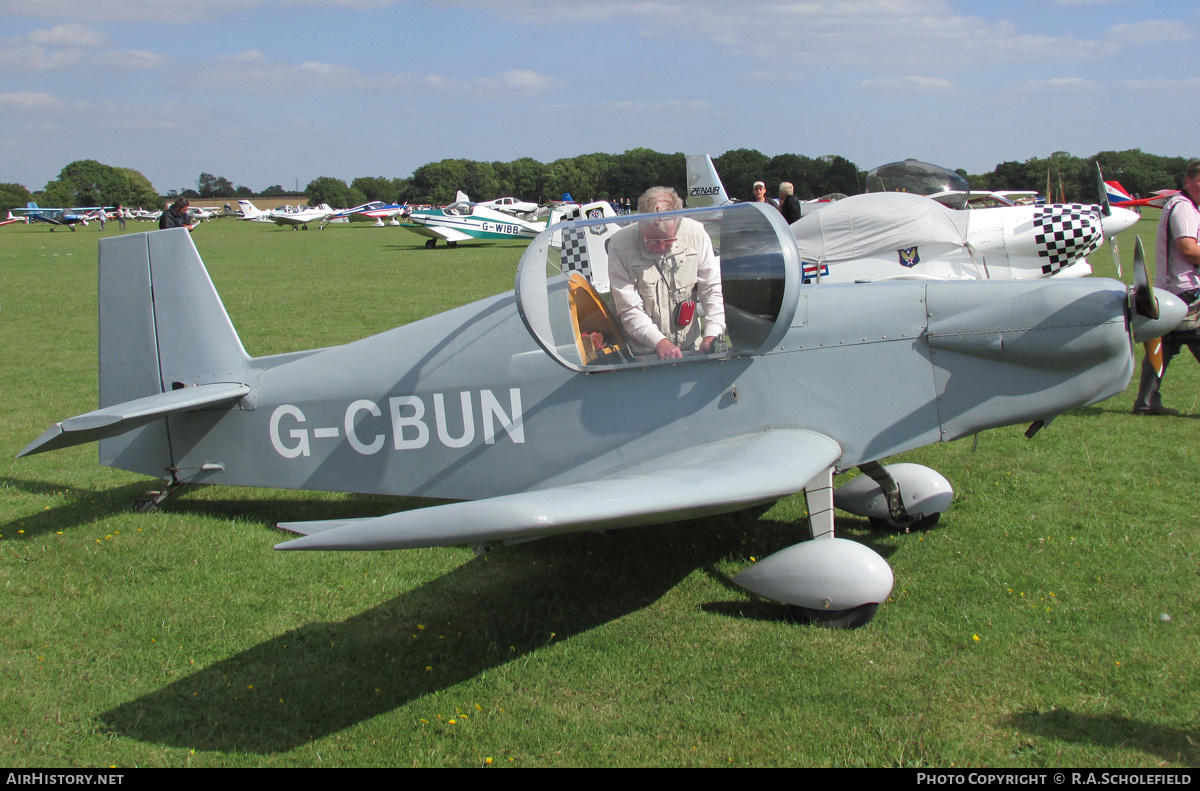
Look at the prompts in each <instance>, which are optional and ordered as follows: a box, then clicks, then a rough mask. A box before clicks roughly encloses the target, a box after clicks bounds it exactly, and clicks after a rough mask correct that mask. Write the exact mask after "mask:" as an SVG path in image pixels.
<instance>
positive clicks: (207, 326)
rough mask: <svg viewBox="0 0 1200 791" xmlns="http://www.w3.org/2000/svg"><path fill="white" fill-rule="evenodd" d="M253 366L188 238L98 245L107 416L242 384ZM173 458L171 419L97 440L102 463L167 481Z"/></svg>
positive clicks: (157, 235)
mask: <svg viewBox="0 0 1200 791" xmlns="http://www.w3.org/2000/svg"><path fill="white" fill-rule="evenodd" d="M249 364H250V357H249V355H247V354H246V351H245V349H244V348H243V347H242V342H241V340H240V339H239V338H238V336H237V332H236V331H235V330H234V328H233V324H232V323H231V322H230V320H229V314H227V313H226V312H225V306H224V305H223V304H222V303H221V298H220V297H219V296H218V295H217V291H216V289H215V288H214V287H213V284H212V280H211V279H210V278H209V276H208V271H207V270H206V269H205V268H204V263H203V262H202V261H201V260H200V254H199V253H198V252H196V246H195V245H194V244H192V238H191V235H190V234H189V233H188V232H187V231H186V230H184V229H182V228H178V229H170V230H166V231H151V232H150V233H138V234H129V235H126V236H115V237H112V238H108V239H103V240H101V242H100V407H101V409H104V408H107V407H115V406H119V405H121V404H124V403H126V402H129V401H136V400H139V399H144V398H146V397H148V396H155V395H158V394H161V393H171V392H173V391H177V390H181V389H184V388H187V387H193V386H197V385H208V384H214V383H218V382H230V381H235V382H244V381H245V380H246V376H245V372H246V371H247V369H248V368H249ZM85 441H86V440H85ZM170 460H171V452H170V438H169V432H168V428H167V421H165V420H158V421H155V422H153V423H151V424H149V425H146V426H143V427H141V428H140V429H136V430H134V431H132V432H129V433H125V434H121V435H120V436H114V437H112V438H109V439H102V440H101V442H100V462H101V463H102V464H107V465H109V466H113V467H121V468H123V469H127V470H133V471H135V472H144V473H146V474H148V475H158V476H162V475H163V474H164V473H163V471H164V470H165V469H167V468H168V467H169V466H171V461H170Z"/></svg>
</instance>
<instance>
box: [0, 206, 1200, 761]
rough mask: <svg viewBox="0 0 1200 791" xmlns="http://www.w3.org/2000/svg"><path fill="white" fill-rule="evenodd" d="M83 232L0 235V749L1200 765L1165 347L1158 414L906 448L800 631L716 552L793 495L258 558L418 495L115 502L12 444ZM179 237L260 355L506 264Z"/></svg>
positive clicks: (85, 344) (51, 392)
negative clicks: (685, 511)
mask: <svg viewBox="0 0 1200 791" xmlns="http://www.w3.org/2000/svg"><path fill="white" fill-rule="evenodd" d="M1151 214H1153V216H1151ZM1156 217H1157V213H1148V214H1147V219H1146V220H1144V221H1142V222H1141V223H1139V226H1138V227H1137V228H1135V229H1134V232H1136V233H1139V234H1140V235H1141V236H1142V238H1143V240H1144V241H1146V242H1148V243H1152V240H1153V236H1154V233H1153V225H1154V219H1155V218H1156ZM115 227H116V226H115V223H110V224H109V226H108V228H109V232H108V234H106V235H112V234H113V233H114V232H115ZM139 230H144V226H136V224H134V223H130V224H129V231H130V232H134V231H139ZM1132 234H1133V232H1130V233H1127V234H1126V235H1125V236H1124V237H1123V239H1122V253H1123V255H1124V257H1125V259H1126V262H1127V263H1126V265H1125V267H1124V273H1125V278H1126V279H1127V280H1129V279H1130V278H1131V267H1130V266H1129V264H1128V261H1129V259H1130V257H1131V253H1132ZM99 236H100V235H99V233H98V232H97V231H96V230H95V228H94V226H93V227H90V228H86V229H80V230H79V231H77V232H75V233H71V232H67V231H65V230H60V231H58V232H55V233H51V232H49V231H48V230H47V229H46V227H45V226H31V227H24V226H9V227H6V228H2V229H0V340H2V341H3V349H4V352H3V354H4V364H3V365H2V366H0V388H2V390H0V392H2V393H3V399H0V456H2V458H3V459H5V461H3V462H2V467H0V647H2V649H0V766H11V767H16V766H87V765H91V766H120V767H127V766H170V767H182V766H410V765H413V766H488V765H490V766H492V767H499V766H581V765H596V766H618V765H622V766H624V765H639V766H640V765H648V766H750V765H754V766H896V767H947V766H994V767H1047V766H1053V767H1059V766H1134V767H1152V766H1161V765H1167V766H1190V767H1195V766H1198V765H1200V714H1198V712H1200V705H1198V704H1200V650H1198V649H1200V639H1198V638H1200V628H1198V620H1200V606H1198V604H1197V602H1198V600H1200V576H1198V572H1200V564H1198V556H1200V537H1198V536H1200V505H1198V504H1197V498H1196V491H1197V488H1196V486H1195V483H1194V482H1195V480H1196V478H1197V473H1198V469H1197V466H1198V465H1197V448H1198V447H1200V420H1197V418H1198V417H1200V366H1197V365H1196V364H1195V363H1194V362H1193V361H1192V360H1191V359H1190V357H1186V358H1179V359H1178V360H1177V361H1176V362H1175V364H1174V365H1173V367H1172V369H1171V372H1170V375H1169V377H1168V379H1167V387H1166V389H1165V391H1164V392H1165V398H1166V401H1167V403H1168V404H1169V405H1171V406H1175V407H1178V408H1180V409H1181V410H1183V411H1184V412H1185V413H1186V416H1184V417H1179V418H1138V417H1134V416H1131V415H1130V414H1129V409H1130V407H1131V405H1132V401H1133V395H1134V393H1133V388H1131V389H1129V390H1127V391H1126V392H1125V393H1124V394H1123V395H1121V396H1118V397H1117V398H1114V399H1111V400H1109V401H1107V402H1104V403H1101V404H1098V405H1095V406H1092V407H1088V408H1085V409H1080V410H1077V411H1075V412H1072V413H1069V414H1066V415H1063V416H1062V417H1060V418H1058V419H1057V420H1055V421H1054V422H1053V423H1052V424H1051V425H1050V426H1048V427H1047V428H1046V429H1044V430H1043V431H1042V432H1040V433H1039V434H1038V435H1037V436H1036V437H1034V438H1033V439H1032V440H1027V439H1025V438H1024V437H1023V435H1022V432H1023V427H1012V428H1008V429H1001V430H994V431H989V432H986V433H985V434H983V435H981V436H980V437H979V438H978V443H977V445H975V444H974V443H973V441H972V440H970V439H968V440H963V441H959V442H956V443H952V444H948V445H940V446H935V447H931V448H925V449H922V450H921V451H919V452H915V453H911V454H907V455H906V456H905V458H906V459H907V460H911V461H919V462H921V463H924V464H928V465H930V466H932V467H934V468H936V469H938V470H939V471H940V472H942V473H943V474H944V475H946V477H947V478H949V479H950V481H951V482H952V483H953V484H954V486H955V489H956V492H957V499H956V502H955V505H954V506H953V508H952V509H951V510H950V512H949V513H948V514H946V515H945V516H944V517H943V519H942V523H941V525H940V526H939V527H938V528H936V529H935V530H933V531H931V532H929V533H925V534H912V535H891V534H883V533H875V532H872V531H871V530H870V528H869V527H868V526H867V524H866V523H865V522H863V521H861V520H857V519H854V518H851V517H844V518H842V519H840V520H839V526H840V529H841V530H842V533H843V535H845V536H847V537H850V538H854V539H856V540H859V541H862V542H864V543H866V544H868V545H870V546H872V547H873V548H874V549H876V550H877V551H878V552H880V553H881V554H882V555H884V556H885V557H886V558H887V559H888V561H889V563H890V564H891V565H892V567H893V569H894V571H895V574H896V587H895V591H894V593H893V595H892V599H891V601H889V602H888V603H886V604H885V605H884V606H883V607H881V608H880V612H879V615H878V616H877V617H876V619H875V621H874V622H872V623H871V624H870V625H869V626H868V627H866V628H864V629H861V630H858V631H854V632H831V631H825V630H818V629H812V628H806V627H802V626H798V625H796V624H794V623H792V622H790V621H789V620H788V619H787V618H786V615H785V613H784V611H783V610H782V609H781V608H780V607H778V606H776V605H772V604H768V603H764V602H759V601H754V600H752V599H751V598H750V597H749V596H748V595H747V594H745V592H744V591H742V590H741V589H739V588H737V587H736V586H734V585H732V584H731V583H730V581H729V578H730V577H731V576H732V575H733V574H735V573H736V572H738V571H740V570H741V569H742V568H744V567H745V566H746V565H747V564H749V563H750V562H751V561H750V558H752V557H761V556H763V555H766V554H769V553H770V552H772V551H774V550H775V549H778V548H781V547H783V546H786V545H788V544H791V543H794V542H795V541H796V540H797V539H798V538H799V536H800V535H801V533H802V532H803V519H804V514H805V510H804V509H805V506H804V501H803V497H801V496H797V497H792V498H789V499H788V500H785V501H782V502H780V503H779V504H778V505H777V506H775V507H774V508H773V509H772V510H771V511H770V512H768V513H767V514H766V516H765V517H764V518H763V519H762V520H761V521H760V522H759V523H758V525H756V526H753V527H751V528H745V527H740V526H737V525H734V524H732V523H731V522H729V521H727V520H720V519H713V520H705V521H697V522H688V523H679V524H672V525H665V526H661V527H655V528H647V529H640V530H625V531H617V532H615V533H613V534H611V535H608V536H599V535H592V534H580V535H573V536H563V537H559V538H553V539H546V540H543V541H538V542H533V543H530V544H525V545H521V546H518V547H513V548H507V549H503V550H498V551H494V552H491V553H489V554H487V555H485V556H482V557H476V556H475V555H474V553H473V552H472V551H471V550H470V549H467V548H448V549H429V550H409V551H400V552H390V553H276V552H272V551H271V547H272V545H273V544H275V543H276V542H278V541H279V540H280V538H281V536H282V535H283V534H281V533H280V532H279V531H278V530H277V529H276V528H275V527H274V524H275V523H276V522H277V521H282V520H292V519H313V518H333V517H352V516H362V515H370V514H379V513H386V512H388V511H392V510H397V509H398V508H404V507H409V506H413V505H420V504H421V501H417V500H399V501H397V500H396V499H389V498H381V497H365V496H344V495H330V494H319V493H305V492H293V491H272V490H258V489H239V488H230V487H208V488H197V489H192V490H188V491H186V492H184V493H183V494H181V495H179V496H177V497H174V498H172V499H170V500H168V501H167V502H166V503H164V504H163V506H162V508H161V509H160V510H158V511H156V512H153V513H149V514H137V513H134V512H133V511H132V503H133V501H134V499H136V498H137V497H139V496H141V495H142V494H143V493H144V492H145V491H146V490H147V489H150V488H155V484H156V483H157V482H156V481H154V480H151V479H147V478H143V477H141V476H136V475H131V474H128V473H124V472H120V471H117V470H111V469H108V468H104V467H100V466H99V465H98V464H97V463H96V451H95V448H94V446H83V447H77V448H70V449H67V450H64V451H58V452H53V453H47V454H42V455H38V456H33V457H29V458H26V459H21V460H15V459H14V455H15V454H16V452H17V451H19V450H20V449H21V448H22V447H24V445H26V444H27V443H28V442H29V441H31V440H32V439H33V438H35V437H37V436H38V434H40V433H41V432H42V431H43V430H44V429H45V428H46V427H47V426H49V425H50V424H51V423H52V422H54V421H56V420H61V419H62V418H65V417H68V416H71V415H75V414H79V413H82V412H85V411H88V410H90V409H94V408H95V406H96V344H97V339H96V241H97V239H98V238H99ZM194 238H195V241H196V244H197V247H198V248H199V250H200V253H201V255H202V256H203V257H204V259H205V262H206V264H207V265H208V267H209V270H210V272H211V274H212V277H213V280H214V282H215V283H216V285H217V288H218V290H219V291H220V292H221V294H222V296H223V298H224V299H225V302H226V306H227V308H228V310H229V313H230V315H231V317H232V319H233V322H234V325H235V326H236V327H237V328H238V330H239V332H240V333H241V336H242V339H243V341H244V343H245V346H246V348H247V350H248V351H249V352H250V353H251V354H255V355H260V354H267V353H273V352H281V351H288V350H293V349H300V348H310V347H314V346H326V345H331V344H337V343H342V342H345V341H349V340H352V339H354V338H357V337H361V336H363V335H366V334H369V333H373V332H377V331H381V330H384V329H388V328H391V327H393V326H396V325H398V324H402V323H407V322H411V321H413V320H415V319H417V318H420V317H422V316H425V315H429V314H431V313H435V312H438V311H440V310H443V309H446V308H448V307H451V306H454V305H458V304H461V303H464V302H467V301H469V300H472V299H476V298H479V297H483V296H486V295H490V294H493V293H497V292H499V291H502V290H506V289H509V288H511V287H512V279H513V274H514V271H515V267H516V263H517V260H518V258H519V256H520V253H521V251H522V249H523V245H521V244H520V243H511V244H500V245H495V246H491V247H484V246H463V247H459V248H458V249H455V250H446V249H438V250H436V251H432V252H430V251H427V250H425V249H424V248H423V242H424V239H423V238H422V237H419V236H417V235H415V234H412V233H410V232H408V231H406V230H403V229H399V228H382V229H379V228H370V227H362V226H358V225H354V226H332V227H330V228H329V229H327V230H325V231H320V232H318V231H309V232H307V233H305V232H292V231H288V230H284V229H276V228H275V227H273V226H266V225H260V224H257V223H238V222H234V221H232V220H221V221H216V222H212V223H206V224H204V225H203V226H201V227H200V228H198V229H197V231H196V232H195V235H194ZM1093 262H1094V263H1095V264H1096V265H1097V269H1098V272H1099V274H1101V275H1106V276H1108V275H1112V274H1113V270H1112V266H1111V263H1109V258H1108V255H1107V253H1106V252H1101V253H1097V254H1096V255H1094V256H1093ZM1138 353H1139V357H1140V349H1139V350H1138ZM830 386H831V387H836V383H835V382H831V383H830Z"/></svg>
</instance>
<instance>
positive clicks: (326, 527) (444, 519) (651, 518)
mask: <svg viewBox="0 0 1200 791" xmlns="http://www.w3.org/2000/svg"><path fill="white" fill-rule="evenodd" d="M841 454H842V449H841V446H839V445H838V443H836V442H834V441H833V440H832V439H830V438H829V437H827V436H825V435H823V434H817V433H815V432H812V431H803V430H799V429H772V430H768V431H762V432H758V433H755V434H748V435H745V436H741V437H735V438H732V439H726V440H720V441H718V442H712V443H709V444H706V445H701V446H698V447H693V448H687V449H685V450H682V451H676V452H674V453H670V454H667V455H665V456H662V457H659V458H657V459H654V460H652V461H648V462H644V463H642V464H639V465H637V466H635V467H632V468H630V469H628V470H625V471H623V472H619V473H617V474H615V475H610V476H608V477H607V478H602V479H599V480H595V481H587V482H584V483H575V484H568V485H565V486H557V487H554V488H550V489H538V490H535V491H528V492H520V493H517V494H508V495H502V496H500V497H491V498H488V499H485V500H473V501H468V502H460V503H450V504H448V505H438V506H432V507H430V508H417V509H414V510H411V511H401V512H398V513H394V514H387V515H386V516H378V517H370V518H365V519H348V520H340V521H338V520H334V521H322V522H285V523H281V524H280V525H279V526H280V527H281V528H283V529H284V530H290V531H292V532H294V533H301V534H302V535H303V537H302V538H296V539H293V540H291V541H285V542H283V543H281V544H277V545H276V546H275V548H276V549H286V550H291V549H320V550H331V549H342V550H376V549H410V548H415V547H436V546H452V545H456V544H482V543H491V542H498V541H503V540H507V539H526V538H539V537H542V536H548V535H554V534H556V533H570V532H576V531H582V530H604V529H608V528H617V527H635V526H638V525H648V524H657V523H660V522H668V521H673V520H677V519H691V518H695V517H699V516H706V515H709V514H718V513H726V512H729V511H736V510H739V509H741V508H747V507H750V506H753V505H758V504H762V503H767V502H771V501H773V500H777V499H779V498H780V497H785V496H787V495H789V494H795V493H796V492H798V491H800V490H801V489H803V488H804V486H805V484H807V483H808V482H809V481H811V480H812V479H813V478H814V477H816V476H817V475H818V474H819V473H820V472H821V471H822V470H824V469H825V468H826V467H829V466H830V465H831V464H833V463H834V461H836V460H837V459H838V457H839V456H841Z"/></svg>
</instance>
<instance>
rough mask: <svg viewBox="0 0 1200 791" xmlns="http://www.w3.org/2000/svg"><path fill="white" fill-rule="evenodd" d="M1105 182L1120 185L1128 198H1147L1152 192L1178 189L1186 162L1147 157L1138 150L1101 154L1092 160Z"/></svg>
mask: <svg viewBox="0 0 1200 791" xmlns="http://www.w3.org/2000/svg"><path fill="white" fill-rule="evenodd" d="M1095 159H1096V161H1097V162H1098V163H1099V164H1100V169H1101V171H1102V172H1103V173H1104V178H1105V179H1107V180H1110V181H1119V182H1120V183H1121V186H1122V187H1124V188H1125V189H1127V190H1128V191H1129V193H1130V194H1131V195H1135V196H1137V195H1140V196H1142V197H1146V196H1148V195H1149V194H1150V193H1152V192H1154V191H1155V190H1161V189H1180V188H1181V187H1182V186H1183V171H1184V168H1186V167H1187V162H1188V160H1187V159H1186V158H1184V157H1163V156H1157V155H1155V154H1146V153H1144V152H1143V151H1142V150H1141V149H1140V148H1133V149H1129V150H1126V151H1101V152H1100V153H1098V154H1096V156H1095Z"/></svg>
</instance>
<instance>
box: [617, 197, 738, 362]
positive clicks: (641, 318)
mask: <svg viewBox="0 0 1200 791" xmlns="http://www.w3.org/2000/svg"><path fill="white" fill-rule="evenodd" d="M682 208H683V201H682V200H681V199H680V197H679V194H678V193H676V192H675V190H673V189H672V188H670V187H651V188H650V189H648V190H646V191H645V192H644V193H643V194H642V196H641V197H640V198H638V203H637V213H638V214H654V213H657V212H665V211H674V210H676V209H682ZM608 279H609V293H610V294H611V295H612V297H613V302H614V307H615V309H616V313H617V317H618V318H619V319H620V321H621V327H622V329H624V330H625V336H626V338H627V339H628V340H629V344H630V347H631V350H632V351H633V353H634V354H641V355H645V354H655V355H657V356H658V358H659V359H660V360H672V359H678V358H681V357H683V353H684V352H685V351H695V350H698V351H700V352H701V353H703V354H710V353H711V352H712V349H713V343H714V342H715V341H716V339H717V338H719V337H721V336H722V335H724V334H725V303H724V299H723V296H722V293H721V271H720V266H719V265H718V263H717V259H716V256H715V255H713V248H712V241H711V240H710V239H709V238H708V233H707V232H705V230H704V226H703V225H701V224H700V223H699V222H697V221H696V220H693V219H690V218H687V217H663V218H653V219H643V220H641V221H639V222H638V223H636V224H635V225H631V226H629V227H628V228H625V229H624V230H622V231H618V232H617V233H616V234H614V235H613V237H612V239H611V241H610V242H609V245H608ZM697 303H699V304H700V306H701V307H702V308H703V313H704V319H703V322H702V321H701V319H700V316H699V315H697V310H696V305H697Z"/></svg>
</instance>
